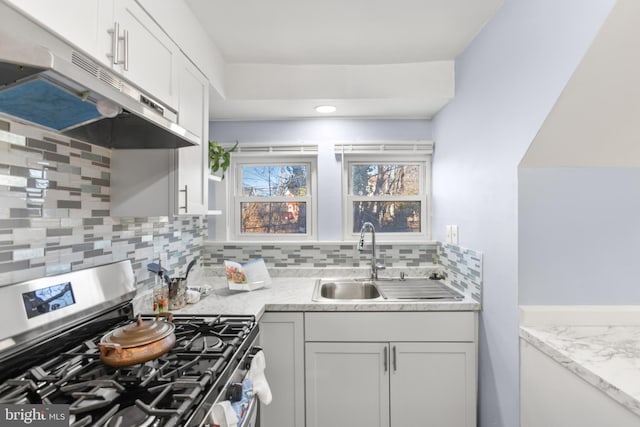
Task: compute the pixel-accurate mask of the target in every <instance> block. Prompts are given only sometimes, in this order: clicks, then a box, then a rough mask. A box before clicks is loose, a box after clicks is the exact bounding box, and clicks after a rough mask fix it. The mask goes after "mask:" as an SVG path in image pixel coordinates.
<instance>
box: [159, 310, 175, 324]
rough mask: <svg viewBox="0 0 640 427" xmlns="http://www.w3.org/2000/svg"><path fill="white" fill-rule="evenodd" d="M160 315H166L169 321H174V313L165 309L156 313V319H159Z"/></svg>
mask: <svg viewBox="0 0 640 427" xmlns="http://www.w3.org/2000/svg"><path fill="white" fill-rule="evenodd" d="M160 317H166V318H167V321H168V322H169V323H173V313H169V312H167V311H163V312H162V313H158V314H156V320H158V318H160Z"/></svg>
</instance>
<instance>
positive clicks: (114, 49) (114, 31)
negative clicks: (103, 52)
mask: <svg viewBox="0 0 640 427" xmlns="http://www.w3.org/2000/svg"><path fill="white" fill-rule="evenodd" d="M107 33H109V34H111V53H107V57H108V58H111V62H113V65H117V64H118V50H119V48H118V44H119V41H120V24H118V23H117V22H114V23H113V28H109V29H108V30H107Z"/></svg>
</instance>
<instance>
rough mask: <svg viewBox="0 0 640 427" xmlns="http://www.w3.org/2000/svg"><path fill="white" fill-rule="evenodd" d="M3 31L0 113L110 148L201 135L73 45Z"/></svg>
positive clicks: (185, 142) (173, 143)
mask: <svg viewBox="0 0 640 427" xmlns="http://www.w3.org/2000/svg"><path fill="white" fill-rule="evenodd" d="M69 52H70V54H68V55H66V57H65V55H60V54H56V53H54V52H51V51H50V50H49V49H47V48H45V47H42V46H39V45H35V44H30V43H27V42H25V41H23V40H19V39H16V38H15V37H12V36H9V35H7V34H4V33H2V32H0V114H5V115H7V116H9V117H11V118H12V119H15V120H18V121H21V122H25V123H30V124H35V125H38V126H41V127H44V128H46V129H49V130H54V131H57V132H60V133H62V134H64V135H67V136H70V137H72V138H78V139H81V140H84V141H86V142H90V143H93V144H98V145H102V146H105V147H110V148H132V149H133V148H136V149H139V148H179V147H189V146H193V145H197V144H199V143H200V142H201V141H200V140H199V138H198V137H197V136H196V135H194V134H192V133H191V132H189V131H188V130H186V129H184V128H183V127H182V126H180V125H178V123H177V118H178V113H177V112H175V111H173V110H172V109H171V108H169V107H167V106H165V105H163V104H162V103H161V102H159V101H158V100H156V99H154V98H153V97H152V96H150V95H149V94H146V93H144V92H142V91H141V90H139V89H137V88H136V87H135V86H133V85H132V84H130V83H129V82H127V81H126V80H125V79H123V78H121V77H119V76H118V75H117V74H115V73H113V72H112V71H110V70H109V69H108V68H105V67H104V66H102V65H101V64H99V63H96V62H95V61H93V60H91V59H89V58H87V57H85V56H84V55H82V54H80V53H79V52H76V51H74V50H73V49H70V50H69Z"/></svg>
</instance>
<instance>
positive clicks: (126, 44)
mask: <svg viewBox="0 0 640 427" xmlns="http://www.w3.org/2000/svg"><path fill="white" fill-rule="evenodd" d="M123 33H124V70H125V71H129V31H128V30H124V31H123Z"/></svg>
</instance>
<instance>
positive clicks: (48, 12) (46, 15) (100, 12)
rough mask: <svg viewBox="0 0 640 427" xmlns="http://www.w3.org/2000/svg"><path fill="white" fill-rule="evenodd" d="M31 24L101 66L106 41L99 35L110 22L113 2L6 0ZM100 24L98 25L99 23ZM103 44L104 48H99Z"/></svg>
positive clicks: (97, 0)
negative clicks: (68, 44)
mask: <svg viewBox="0 0 640 427" xmlns="http://www.w3.org/2000/svg"><path fill="white" fill-rule="evenodd" d="M6 2H7V3H10V4H12V5H13V6H15V7H16V8H18V9H20V10H22V11H23V12H24V13H25V14H26V15H28V16H30V17H31V18H32V19H33V20H34V21H36V22H38V23H39V24H41V25H42V26H44V27H46V28H48V29H49V30H51V31H53V32H54V33H55V34H57V35H58V36H60V37H62V38H63V39H65V40H67V41H68V42H70V43H71V44H73V45H74V46H75V47H77V48H79V49H80V50H83V51H84V52H85V53H88V54H90V55H91V56H94V57H95V59H98V60H99V61H100V62H102V63H105V62H106V61H107V59H106V57H104V58H100V53H101V52H106V50H105V49H106V48H108V47H109V46H108V40H107V39H106V37H104V36H103V34H102V29H103V28H105V27H106V26H107V25H109V24H110V22H111V21H112V20H113V6H114V5H113V0H61V1H51V0H6ZM102 20H104V22H102V23H101V21H102ZM101 44H103V45H104V48H100V47H99V46H100V45H101Z"/></svg>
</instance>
